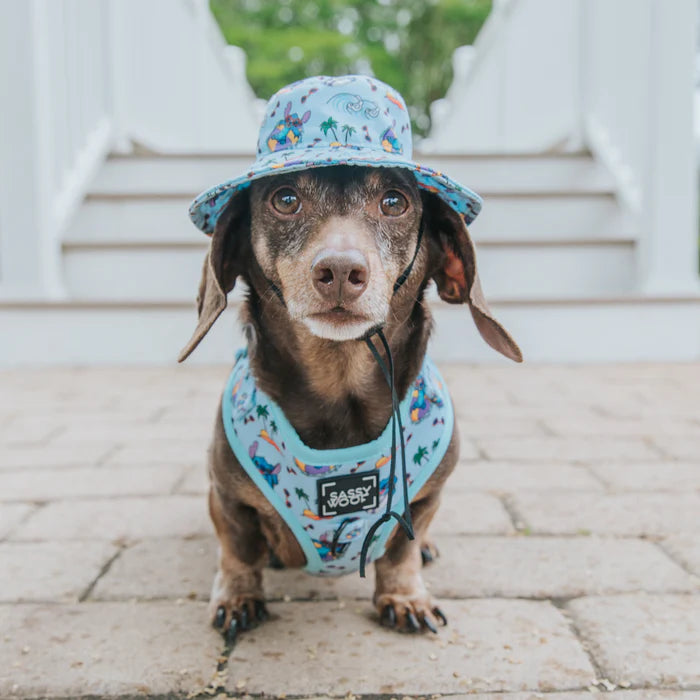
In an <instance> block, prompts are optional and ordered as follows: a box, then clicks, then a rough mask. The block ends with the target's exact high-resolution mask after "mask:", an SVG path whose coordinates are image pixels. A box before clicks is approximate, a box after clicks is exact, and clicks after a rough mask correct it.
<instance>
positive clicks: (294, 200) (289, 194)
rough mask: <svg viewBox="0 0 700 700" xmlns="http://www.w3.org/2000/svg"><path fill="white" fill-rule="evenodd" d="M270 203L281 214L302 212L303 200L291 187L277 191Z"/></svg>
mask: <svg viewBox="0 0 700 700" xmlns="http://www.w3.org/2000/svg"><path fill="white" fill-rule="evenodd" d="M270 202H271V203H272V206H273V207H274V208H275V209H276V210H277V211H278V212H279V213H280V214H297V213H298V212H299V211H301V199H300V198H299V195H298V194H297V193H296V192H295V191H294V190H293V189H292V188H291V187H282V188H281V189H279V190H277V192H275V193H274V194H273V195H272V198H271V199H270Z"/></svg>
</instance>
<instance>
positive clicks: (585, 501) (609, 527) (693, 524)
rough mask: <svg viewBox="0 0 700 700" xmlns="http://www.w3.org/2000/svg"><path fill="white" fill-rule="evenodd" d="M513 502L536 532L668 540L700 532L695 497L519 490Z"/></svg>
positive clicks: (698, 505)
mask: <svg viewBox="0 0 700 700" xmlns="http://www.w3.org/2000/svg"><path fill="white" fill-rule="evenodd" d="M512 503H513V505H514V507H515V509H516V511H517V512H518V514H519V515H520V517H521V519H522V520H523V522H524V523H525V524H526V525H527V526H529V527H530V528H531V530H532V531H533V532H536V533H548V534H567V535H568V534H572V535H575V534H577V533H579V534H580V533H584V534H585V533H595V534H603V535H635V536H640V535H670V534H676V533H680V532H700V517H698V513H700V494H696V493H645V492H639V493H619V494H600V493H584V492H581V493H568V492H565V491H540V492H536V491H521V492H519V493H517V494H516V495H514V496H513V498H512Z"/></svg>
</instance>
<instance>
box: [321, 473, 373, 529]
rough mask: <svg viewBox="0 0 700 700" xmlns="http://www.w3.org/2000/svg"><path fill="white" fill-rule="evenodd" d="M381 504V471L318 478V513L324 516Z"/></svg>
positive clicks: (365, 508)
mask: <svg viewBox="0 0 700 700" xmlns="http://www.w3.org/2000/svg"><path fill="white" fill-rule="evenodd" d="M378 505H379V472H365V473H364V474H349V475H347V476H336V477H330V478H327V479H319V480H318V514H319V515H320V516H321V517H322V518H327V517H331V516H333V515H344V514H345V513H357V512H358V511H361V510H373V509H374V508H377V506H378Z"/></svg>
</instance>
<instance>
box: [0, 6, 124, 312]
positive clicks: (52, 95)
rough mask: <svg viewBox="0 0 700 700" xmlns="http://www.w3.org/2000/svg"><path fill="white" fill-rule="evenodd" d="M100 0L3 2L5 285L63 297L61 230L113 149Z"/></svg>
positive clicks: (0, 248)
mask: <svg viewBox="0 0 700 700" xmlns="http://www.w3.org/2000/svg"><path fill="white" fill-rule="evenodd" d="M105 10H106V8H105V5H104V3H102V2H83V1H81V0H65V1H62V2H57V1H55V0H31V1H28V2H11V3H7V4H6V5H4V6H3V10H2V14H1V15H0V16H1V17H2V20H1V21H2V24H3V33H4V36H3V37H2V38H3V41H2V43H3V47H4V50H5V51H6V52H7V54H6V56H5V60H6V62H5V63H3V65H4V66H6V68H5V70H4V71H3V77H2V79H3V82H4V84H3V88H4V89H3V93H2V94H3V104H4V107H3V119H5V118H7V120H8V121H9V123H8V124H6V125H5V126H4V127H3V137H2V141H1V142H0V163H1V164H2V167H1V169H0V180H1V185H2V186H1V187H0V197H1V199H0V232H1V233H2V237H1V238H0V241H1V242H0V272H1V275H0V285H1V288H2V289H3V290H8V293H12V292H14V294H17V295H21V296H23V297H27V296H29V297H36V296H40V297H45V296H49V297H54V298H55V297H60V296H62V293H63V290H62V284H61V275H60V233H61V231H62V230H63V228H64V226H65V224H66V222H67V221H68V220H69V218H70V217H71V215H72V214H73V212H74V210H75V208H76V207H77V206H78V204H79V203H80V201H81V199H82V197H83V194H84V192H85V188H86V187H87V183H88V182H89V181H90V179H91V178H92V176H93V174H94V172H95V170H96V168H97V167H98V166H99V165H100V163H101V162H102V160H103V159H104V157H105V155H106V154H107V152H108V150H109V145H110V141H111V136H112V131H113V122H112V119H111V115H110V96H109V89H108V86H109V81H108V77H109V68H108V58H107V51H106V48H107V47H106V46H105V38H106V29H107V25H106V11H105Z"/></svg>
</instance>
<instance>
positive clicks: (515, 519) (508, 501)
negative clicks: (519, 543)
mask: <svg viewBox="0 0 700 700" xmlns="http://www.w3.org/2000/svg"><path fill="white" fill-rule="evenodd" d="M497 498H498V500H499V501H500V503H501V505H502V506H503V509H504V510H505V511H506V513H507V514H508V517H509V518H510V522H511V524H512V525H513V528H514V529H515V531H516V532H520V533H522V532H524V531H526V530H529V527H530V526H529V525H528V522H527V520H526V519H525V518H524V517H523V515H522V513H520V511H519V510H518V508H517V506H516V505H515V503H514V502H513V496H512V494H510V493H502V494H499V495H498V496H497Z"/></svg>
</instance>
